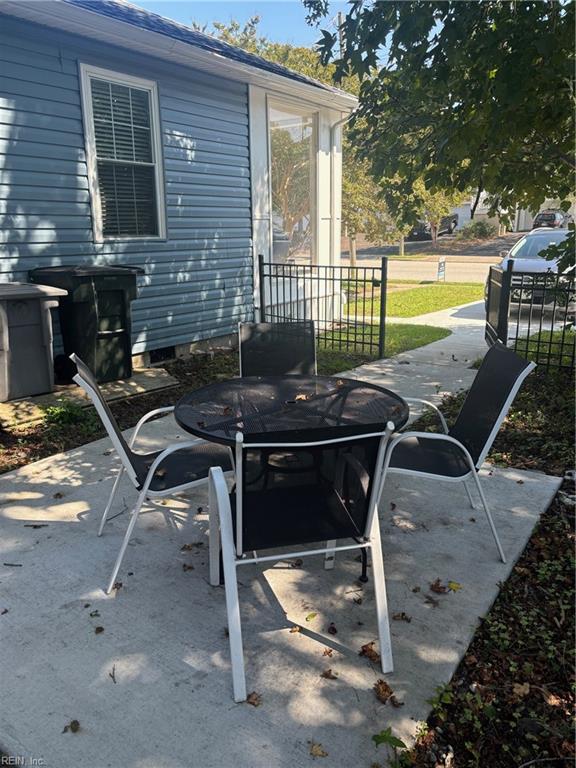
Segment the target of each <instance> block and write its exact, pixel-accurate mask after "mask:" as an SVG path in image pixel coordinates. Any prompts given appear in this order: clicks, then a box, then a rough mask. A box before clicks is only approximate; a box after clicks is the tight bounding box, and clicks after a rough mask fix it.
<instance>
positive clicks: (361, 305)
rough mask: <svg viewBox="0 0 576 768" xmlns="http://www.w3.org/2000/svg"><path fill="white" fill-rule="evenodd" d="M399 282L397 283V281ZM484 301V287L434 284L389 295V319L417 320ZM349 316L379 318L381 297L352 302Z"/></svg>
mask: <svg viewBox="0 0 576 768" xmlns="http://www.w3.org/2000/svg"><path fill="white" fill-rule="evenodd" d="M394 282H397V281H394ZM483 297H484V286H483V285H482V283H434V284H428V285H422V286H419V287H417V288H411V289H409V290H406V291H395V292H392V293H389V294H388V296H387V300H386V314H387V316H388V317H415V316H416V315H424V314H426V313H427V312H436V311H437V310H439V309H448V308H449V307H456V306H458V305H459V304H469V303H470V302H472V301H480V300H481V299H482V298H483ZM346 312H347V314H348V315H354V314H356V315H363V316H367V317H370V316H372V317H374V316H378V314H379V312H380V297H379V296H378V297H375V298H374V301H370V300H367V301H364V300H363V299H361V298H359V299H358V300H357V301H354V299H353V298H352V297H350V301H349V303H348V304H347V306H346Z"/></svg>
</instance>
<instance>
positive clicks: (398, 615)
mask: <svg viewBox="0 0 576 768" xmlns="http://www.w3.org/2000/svg"><path fill="white" fill-rule="evenodd" d="M392 618H393V619H394V621H405V622H407V623H408V624H410V622H411V621H412V616H408V614H407V613H404V611H400V613H393V614H392Z"/></svg>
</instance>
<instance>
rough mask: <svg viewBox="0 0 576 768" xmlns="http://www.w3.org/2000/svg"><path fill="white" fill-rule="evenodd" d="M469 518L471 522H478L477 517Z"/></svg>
mask: <svg viewBox="0 0 576 768" xmlns="http://www.w3.org/2000/svg"><path fill="white" fill-rule="evenodd" d="M468 519H469V520H470V522H471V523H475V522H476V518H475V517H469V518H468Z"/></svg>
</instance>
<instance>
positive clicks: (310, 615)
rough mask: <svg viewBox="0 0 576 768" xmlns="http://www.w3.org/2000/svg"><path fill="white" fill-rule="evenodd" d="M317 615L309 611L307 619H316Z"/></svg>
mask: <svg viewBox="0 0 576 768" xmlns="http://www.w3.org/2000/svg"><path fill="white" fill-rule="evenodd" d="M316 616H318V614H317V613H309V614H308V616H306V621H314V619H315V618H316Z"/></svg>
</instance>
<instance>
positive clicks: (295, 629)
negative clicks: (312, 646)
mask: <svg viewBox="0 0 576 768" xmlns="http://www.w3.org/2000/svg"><path fill="white" fill-rule="evenodd" d="M290 632H291V633H292V634H294V633H295V632H300V627H299V626H298V625H297V624H294V626H293V627H290Z"/></svg>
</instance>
